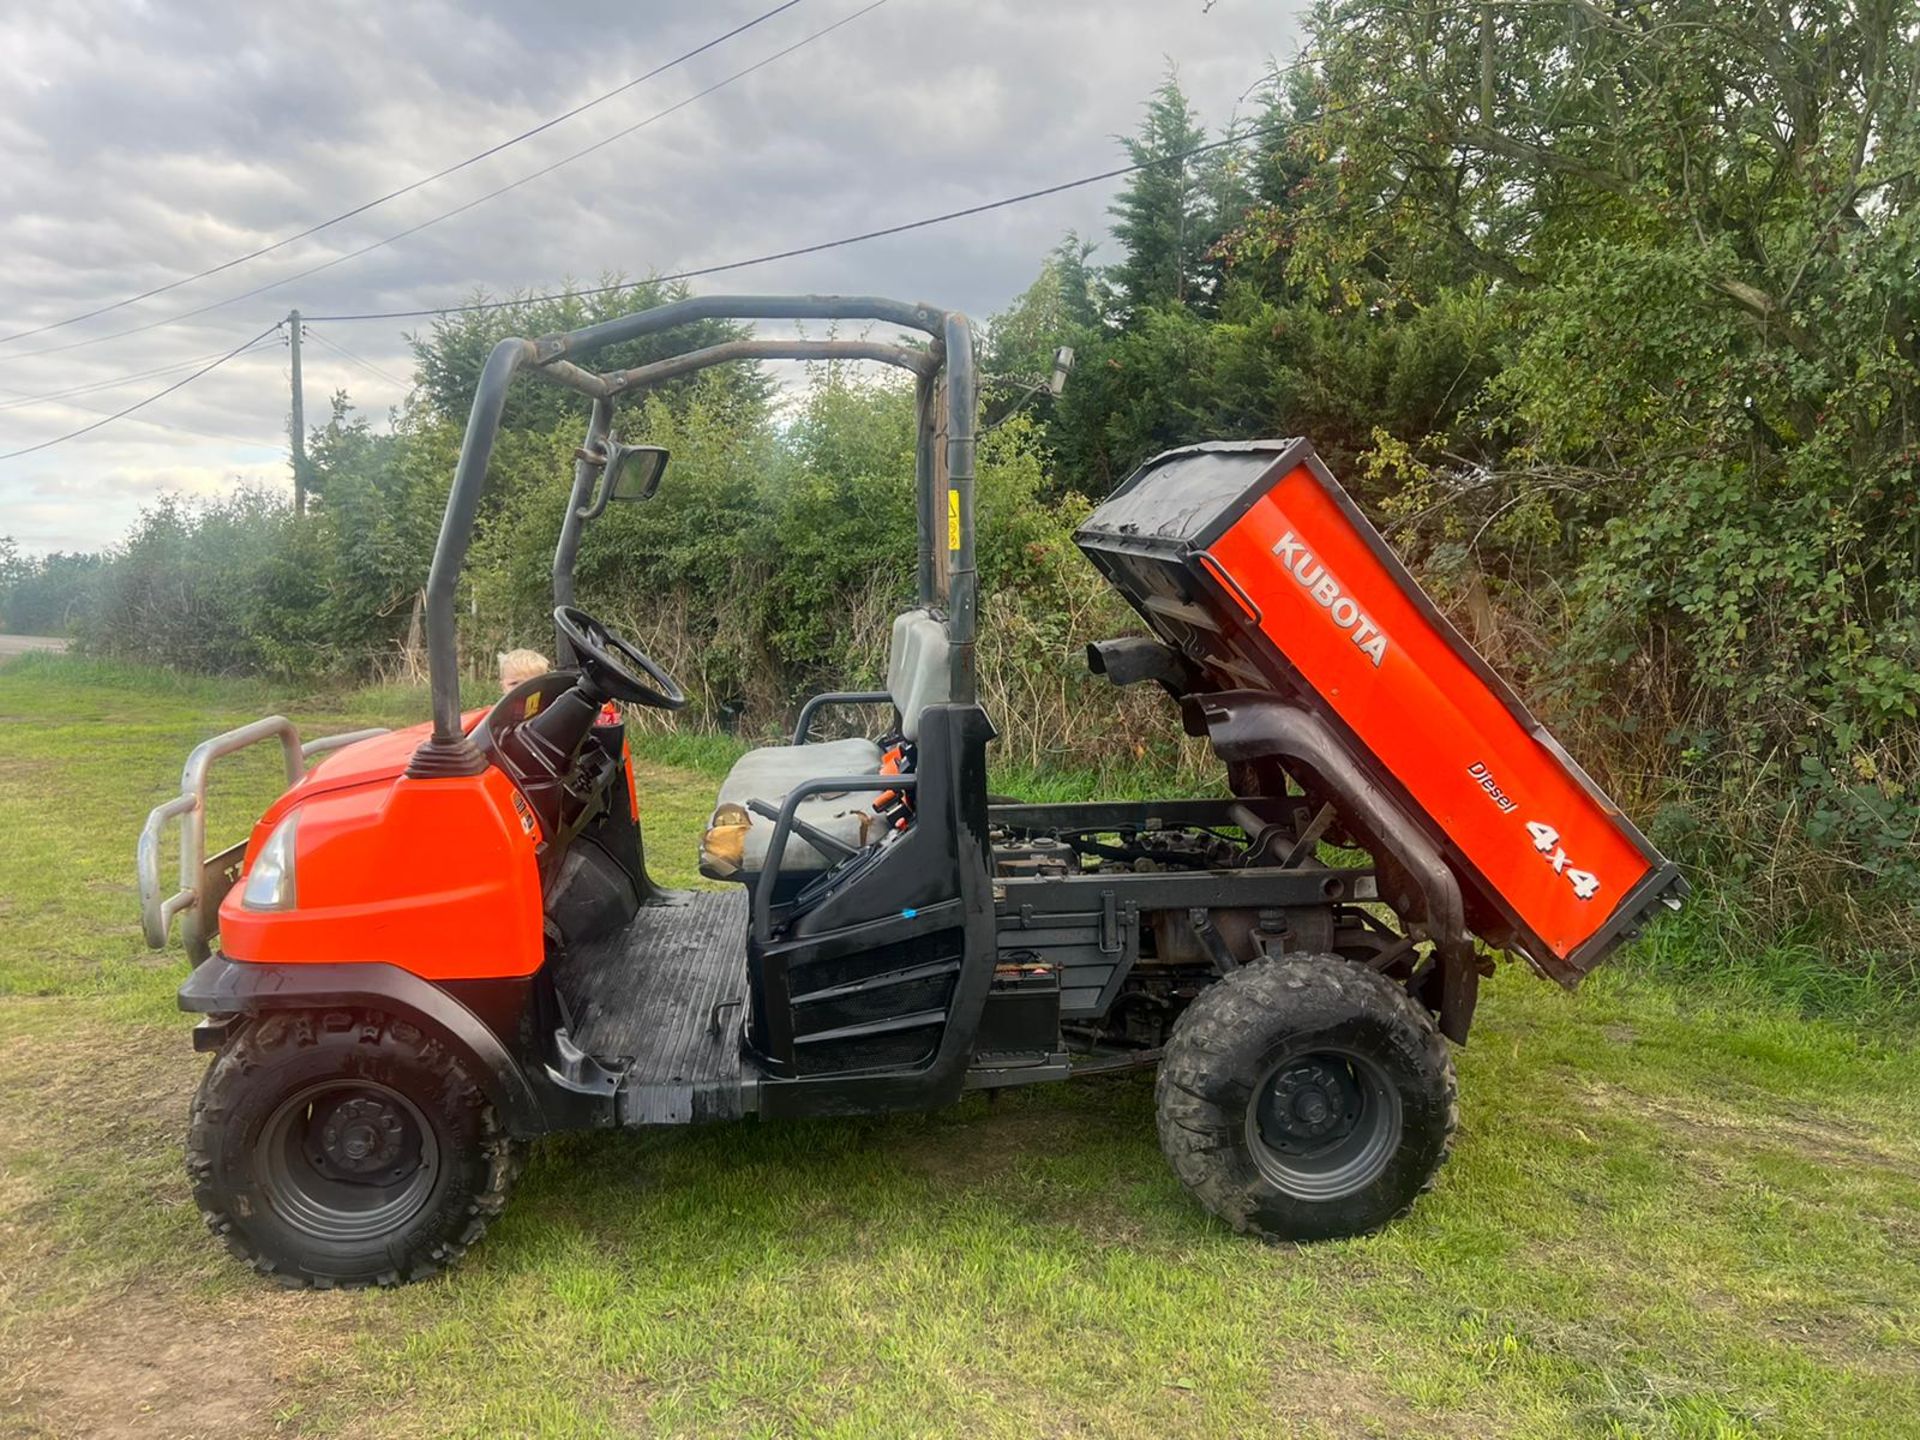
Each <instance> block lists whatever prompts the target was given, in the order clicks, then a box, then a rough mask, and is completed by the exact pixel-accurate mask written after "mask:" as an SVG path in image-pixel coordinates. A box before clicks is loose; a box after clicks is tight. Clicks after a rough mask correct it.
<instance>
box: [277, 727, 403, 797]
mask: <svg viewBox="0 0 1920 1440" xmlns="http://www.w3.org/2000/svg"><path fill="white" fill-rule="evenodd" d="M432 733H433V726H432V725H431V724H420V725H409V726H408V727H407V728H406V729H405V730H390V731H388V732H387V733H386V734H385V735H374V736H370V737H369V738H367V739H365V740H356V741H354V743H353V744H351V745H343V746H341V747H340V748H339V749H338V750H336V751H334V752H333V753H332V754H331V755H326V756H323V757H322V758H321V760H320V763H319V764H318V765H315V766H314V767H313V769H311V770H309V771H308V772H307V775H306V778H305V779H304V780H302V781H301V782H300V783H299V784H298V785H296V786H294V787H293V791H294V792H298V793H299V795H300V796H301V797H302V798H303V799H304V798H305V797H307V796H309V795H318V794H320V793H322V792H323V791H327V790H343V789H346V788H347V787H349V786H352V785H367V784H371V783H373V782H374V781H377V780H392V779H393V778H394V777H396V776H397V775H399V773H400V772H401V771H402V770H404V769H406V768H407V762H408V761H409V760H411V759H413V752H414V751H416V750H418V749H419V748H420V742H421V741H423V740H425V739H426V738H427V736H428V735H430V734H432ZM289 793H290V794H291V793H293V792H289Z"/></svg>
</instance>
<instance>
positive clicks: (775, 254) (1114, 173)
mask: <svg viewBox="0 0 1920 1440" xmlns="http://www.w3.org/2000/svg"><path fill="white" fill-rule="evenodd" d="M1276 133H1278V131H1277V130H1247V131H1242V132H1241V133H1239V134H1237V135H1231V136H1229V137H1227V138H1226V139H1224V140H1213V141H1209V142H1208V143H1207V144H1205V145H1196V146H1194V147H1193V149H1191V150H1182V151H1180V152H1178V153H1176V154H1173V155H1159V156H1155V157H1154V158H1153V159H1151V160H1142V161H1139V162H1137V163H1135V164H1132V165H1121V166H1117V167H1116V168H1114V169H1112V170H1102V171H1101V172H1100V173H1099V174H1097V175H1082V176H1081V177H1080V178H1079V179H1077V180H1063V181H1061V182H1060V183H1059V184H1058V185H1046V186H1042V187H1041V188H1040V189H1038V190H1025V191H1022V192H1021V193H1020V194H1018V195H1008V196H1005V197H1003V198H1002V199H999V200H988V201H984V202H983V203H981V204H979V205H968V206H964V207H963V208H961V209H959V210H947V211H944V212H942V213H941V214H939V215H928V216H926V217H925V218H924V219H920V220H908V221H904V222H902V223H901V224H898V225H887V226H883V227H882V228H880V229H878V230H863V231H861V232H860V233H859V234H857V235H842V236H841V237H839V238H838V239H837V240H822V241H819V242H818V243H816V244H813V245H796V246H794V247H793V248H792V249H788V250H774V251H771V252H769V253H768V254H765V255H755V256H753V257H751V258H750V259H746V260H729V261H727V262H726V263H724V264H721V265H703V266H700V267H699V268H698V269H693V270H676V271H674V272H672V273H671V274H667V275H653V276H649V277H648V279H649V280H650V281H651V282H652V283H654V284H668V283H671V282H672V281H675V280H697V279H699V278H700V277H701V276H703V275H724V274H726V273H727V272H728V271H730V270H745V269H747V268H748V267H749V266H753V265H767V264H771V263H772V262H773V261H775V260H792V259H795V258H796V257H798V256H801V255H818V254H820V253H821V252H822V251H824V250H838V249H839V248H840V247H842V246H843V245H859V244H862V243H864V242H866V241H868V240H881V239H885V238H886V237H887V236H889V235H904V234H906V233H907V232H908V231H910V230H925V229H926V228H927V227H929V226H931V225H945V224H946V223H948V222H949V221H952V220H964V219H966V218H967V217H969V216H971V215H984V214H986V213H987V212H988V211H991V210H1004V209H1006V208H1007V207H1008V206H1011V205H1025V204H1027V203H1028V202H1029V201H1033V200H1044V199H1045V198H1046V197H1047V196H1049V195H1059V194H1062V193H1063V192H1065V191H1068V190H1079V189H1083V188H1084V187H1086V186H1088V185H1098V184H1099V183H1100V182H1101V181H1103V180H1117V179H1119V178H1120V177H1121V176H1123V175H1132V174H1135V173H1137V172H1138V171H1141V170H1151V169H1152V168H1153V167H1155V166H1156V165H1171V164H1174V163H1176V162H1178V161H1182V160H1189V159H1191V158H1192V157H1194V156H1195V155H1205V154H1207V153H1208V152H1210V151H1213V150H1222V149H1225V148H1226V147H1227V146H1229V145H1241V144H1245V143H1246V142H1247V141H1248V140H1254V139H1259V138H1261V137H1262V136H1265V135H1269V134H1276ZM632 288H633V282H628V283H625V284H618V285H594V286H590V287H588V288H586V289H580V290H557V291H552V292H550V293H548V294H544V295H522V296H518V297H516V298H514V299H509V300H477V301H473V302H472V303H469V304H465V305H437V306H429V307H426V308H423V309H419V310H368V311H362V312H360V313H357V314H352V315H315V316H314V317H313V318H314V319H315V320H324V321H326V322H328V323H329V324H335V323H339V322H341V321H347V320H414V319H419V318H421V317H423V316H432V315H466V314H471V313H474V312H477V311H483V310H510V309H512V308H513V307H515V306H517V305H537V304H540V303H542V302H544V301H548V300H566V299H578V298H581V297H585V296H592V295H611V294H613V293H615V292H616V291H620V290H631V289H632Z"/></svg>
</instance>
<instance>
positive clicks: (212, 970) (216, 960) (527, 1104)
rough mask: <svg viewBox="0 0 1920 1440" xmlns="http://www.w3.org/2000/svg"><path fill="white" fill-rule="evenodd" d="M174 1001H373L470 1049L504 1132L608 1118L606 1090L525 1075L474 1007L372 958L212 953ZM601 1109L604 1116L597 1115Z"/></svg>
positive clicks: (221, 1011)
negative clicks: (312, 960)
mask: <svg viewBox="0 0 1920 1440" xmlns="http://www.w3.org/2000/svg"><path fill="white" fill-rule="evenodd" d="M179 1002H180V1008H181V1009H182V1010H186V1011H189V1012H191V1013H195V1014H204V1015H246V1016H251V1015H259V1014H264V1013H268V1012H271V1011H275V1010H316V1009H324V1008H328V1007H332V1006H350V1007H354V1008H366V1007H371V1008H375V1009H380V1010H384V1011H387V1012H389V1013H392V1014H396V1015H401V1016H404V1017H406V1018H407V1019H409V1020H411V1021H413V1022H414V1023H415V1024H418V1025H421V1026H422V1027H424V1028H426V1029H429V1030H433V1031H436V1032H437V1033H439V1034H441V1035H443V1036H445V1037H446V1039H447V1040H448V1041H449V1042H450V1043H452V1044H453V1045H455V1046H457V1047H459V1049H460V1050H461V1051H462V1052H463V1053H464V1054H465V1055H466V1056H468V1057H469V1058H470V1059H471V1060H472V1061H473V1063H474V1066H475V1068H476V1070H477V1071H478V1075H477V1078H478V1079H479V1081H480V1083H481V1085H482V1087H483V1088H484V1089H485V1090H486V1092H487V1096H488V1098H489V1099H490V1100H492V1102H493V1104H494V1105H495V1106H496V1107H497V1108H498V1109H499V1111H500V1116H501V1119H502V1121H503V1122H504V1123H505V1125H506V1128H507V1132H508V1133H509V1134H510V1135H513V1136H515V1137H516V1138H521V1139H525V1138H530V1137H532V1136H535V1135H541V1134H544V1133H546V1132H547V1131H549V1130H552V1129H558V1128H568V1127H572V1126H580V1125H604V1124H610V1123H612V1116H613V1103H612V1095H611V1093H610V1092H608V1093H606V1094H604V1095H602V1094H591V1095H590V1094H585V1093H582V1092H581V1091H579V1090H577V1089H575V1088H573V1087H570V1086H566V1085H565V1084H564V1083H560V1082H549V1080H548V1077H547V1076H546V1075H544V1074H541V1075H538V1076H530V1075H529V1074H528V1072H527V1067H525V1066H523V1065H522V1064H521V1063H520V1061H519V1060H518V1059H517V1058H516V1057H515V1056H514V1055H513V1053H512V1052H511V1051H510V1050H509V1049H508V1048H507V1047H506V1045H505V1044H504V1043H502V1041H501V1039H500V1037H499V1036H498V1035H496V1034H495V1033H494V1032H493V1030H492V1029H491V1028H490V1027H489V1026H488V1025H487V1023H486V1022H485V1021H483V1020H482V1019H481V1018H480V1017H479V1016H478V1015H476V1014H475V1013H474V1012H473V1011H472V1010H470V1009H468V1008H467V1007H466V1006H465V1005H464V1004H462V1003H461V1002H460V1001H459V1000H458V999H457V998H455V997H454V996H452V995H450V994H448V993H447V992H446V991H445V990H443V989H442V988H440V987H439V986H438V985H435V984H433V983H432V982H431V981H428V980H423V979H421V978H420V977H419V976H418V975H414V974H411V973H410V972H408V971H406V970H402V969H401V968H400V967H399V966H397V965H387V964H381V963H377V962H352V963H339V964H336V963H320V964H296V965H262V964H255V963H252V962H250V961H241V960H233V959H229V958H228V957H227V956H225V955H222V954H220V953H219V952H217V951H216V952H215V953H214V954H213V955H212V957H211V958H209V959H208V960H207V961H206V963H205V964H202V965H200V966H198V967H196V968H195V970H194V971H193V973H192V974H191V975H189V976H188V977H187V979H186V982H185V983H184V984H183V985H181V987H180V993H179ZM602 1111H604V1117H605V1118H602Z"/></svg>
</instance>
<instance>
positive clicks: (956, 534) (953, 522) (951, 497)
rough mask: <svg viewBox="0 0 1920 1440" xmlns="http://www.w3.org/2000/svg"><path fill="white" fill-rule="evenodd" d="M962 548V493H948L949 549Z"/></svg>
mask: <svg viewBox="0 0 1920 1440" xmlns="http://www.w3.org/2000/svg"><path fill="white" fill-rule="evenodd" d="M959 548H960V492H959V491H958V490H949V491H947V549H949V550H958V549H959Z"/></svg>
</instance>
